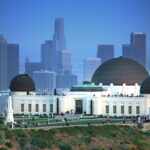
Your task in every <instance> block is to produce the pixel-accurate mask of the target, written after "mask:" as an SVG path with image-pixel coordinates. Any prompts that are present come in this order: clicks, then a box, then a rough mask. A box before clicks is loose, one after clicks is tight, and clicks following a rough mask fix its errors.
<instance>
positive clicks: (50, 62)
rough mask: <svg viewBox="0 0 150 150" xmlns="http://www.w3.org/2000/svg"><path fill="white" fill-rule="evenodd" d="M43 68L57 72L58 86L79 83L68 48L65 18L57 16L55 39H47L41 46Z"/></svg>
mask: <svg viewBox="0 0 150 150" xmlns="http://www.w3.org/2000/svg"><path fill="white" fill-rule="evenodd" d="M41 60H42V64H43V69H44V70H48V71H53V72H55V73H56V88H69V87H71V86H72V85H74V84H76V83H77V77H76V76H75V75H73V74H72V65H71V52H70V51H69V49H67V48H66V40H65V32H64V19H63V18H56V19H55V24H54V35H53V40H47V41H46V42H45V43H44V44H42V46H41Z"/></svg>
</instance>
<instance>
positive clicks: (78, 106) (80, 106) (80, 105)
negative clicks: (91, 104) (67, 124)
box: [75, 100, 83, 114]
mask: <svg viewBox="0 0 150 150" xmlns="http://www.w3.org/2000/svg"><path fill="white" fill-rule="evenodd" d="M75 113H76V114H82V113H83V101H82V100H76V101H75Z"/></svg>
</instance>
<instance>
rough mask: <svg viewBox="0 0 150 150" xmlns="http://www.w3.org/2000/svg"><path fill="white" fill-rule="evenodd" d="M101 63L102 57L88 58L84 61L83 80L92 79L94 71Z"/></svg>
mask: <svg viewBox="0 0 150 150" xmlns="http://www.w3.org/2000/svg"><path fill="white" fill-rule="evenodd" d="M100 65H101V59H100V58H87V59H85V60H84V62H83V80H84V81H91V78H92V76H93V73H94V72H95V71H96V69H97V68H98V67H99V66H100Z"/></svg>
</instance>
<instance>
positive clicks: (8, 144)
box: [5, 142, 13, 148]
mask: <svg viewBox="0 0 150 150" xmlns="http://www.w3.org/2000/svg"><path fill="white" fill-rule="evenodd" d="M5 145H6V146H7V147H8V148H12V147H13V145H12V144H11V143H10V142H6V143H5Z"/></svg>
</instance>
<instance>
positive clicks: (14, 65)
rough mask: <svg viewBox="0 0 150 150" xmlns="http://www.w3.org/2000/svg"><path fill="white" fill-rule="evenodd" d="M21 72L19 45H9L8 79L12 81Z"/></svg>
mask: <svg viewBox="0 0 150 150" xmlns="http://www.w3.org/2000/svg"><path fill="white" fill-rule="evenodd" d="M18 74H19V45H18V44H8V45H7V80H8V86H9V84H10V81H11V80H12V79H13V78H14V77H15V76H16V75H18Z"/></svg>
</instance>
